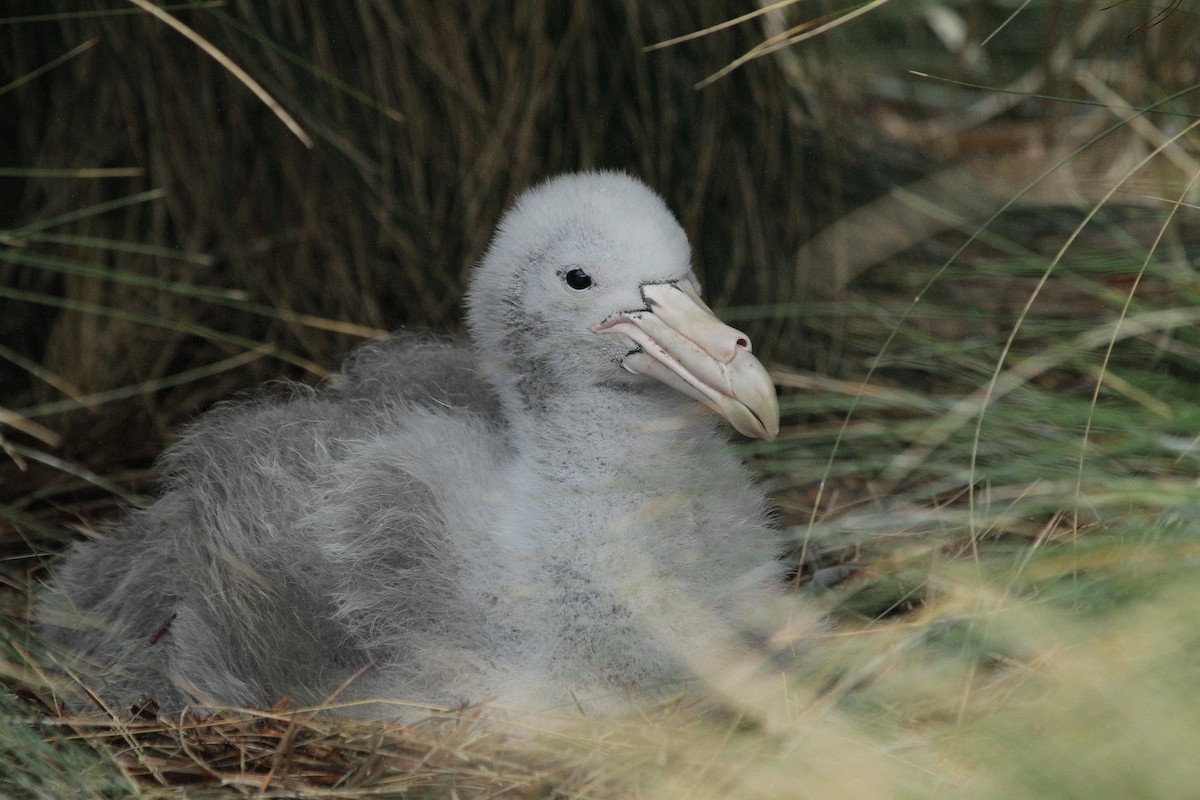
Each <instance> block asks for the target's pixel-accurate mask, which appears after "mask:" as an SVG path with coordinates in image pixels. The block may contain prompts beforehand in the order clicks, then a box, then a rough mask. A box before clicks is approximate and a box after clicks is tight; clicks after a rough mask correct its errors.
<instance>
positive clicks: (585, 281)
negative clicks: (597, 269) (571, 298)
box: [563, 267, 592, 292]
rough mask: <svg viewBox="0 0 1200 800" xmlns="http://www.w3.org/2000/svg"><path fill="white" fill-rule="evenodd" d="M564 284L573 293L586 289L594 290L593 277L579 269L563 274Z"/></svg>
mask: <svg viewBox="0 0 1200 800" xmlns="http://www.w3.org/2000/svg"><path fill="white" fill-rule="evenodd" d="M563 283H565V284H567V286H568V287H570V288H571V289H572V290H573V291H576V292H582V291H583V290H585V289H590V288H592V276H591V275H588V274H587V273H586V272H584V271H583V270H581V269H580V268H579V267H575V268H574V269H569V270H567V271H566V272H565V273H563Z"/></svg>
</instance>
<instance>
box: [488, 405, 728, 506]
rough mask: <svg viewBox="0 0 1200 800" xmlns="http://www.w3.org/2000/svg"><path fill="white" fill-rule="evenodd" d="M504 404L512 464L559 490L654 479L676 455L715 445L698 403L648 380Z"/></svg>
mask: <svg viewBox="0 0 1200 800" xmlns="http://www.w3.org/2000/svg"><path fill="white" fill-rule="evenodd" d="M505 404H506V405H508V406H509V408H508V409H507V410H508V412H509V413H508V414H507V416H508V420H509V423H510V430H511V431H512V434H513V436H512V444H513V446H514V447H515V448H516V449H517V451H518V453H519V456H520V460H521V461H522V462H524V463H525V464H526V465H528V467H529V468H531V469H533V470H535V471H536V472H538V473H540V474H541V475H542V476H543V477H545V478H549V479H553V480H557V481H559V482H561V485H562V486H563V487H564V488H567V487H578V488H587V487H594V486H596V485H597V483H607V482H611V481H612V480H613V479H614V478H615V477H622V476H623V477H626V478H630V479H633V480H639V479H645V480H654V481H658V482H661V481H663V480H664V479H665V478H667V477H668V475H667V473H674V472H677V471H678V468H677V466H668V465H677V464H678V463H679V461H680V458H681V456H682V457H685V458H686V457H687V455H689V454H699V453H701V452H703V451H704V450H705V449H711V448H716V447H718V446H719V445H720V444H722V443H723V440H722V439H721V438H720V437H719V435H718V434H717V432H716V426H715V423H714V421H713V419H712V416H711V415H710V414H709V413H708V412H707V410H706V409H705V408H704V407H703V406H701V405H700V404H699V403H696V402H695V401H694V400H691V399H690V398H688V397H685V396H683V395H681V394H679V393H678V392H675V391H674V390H672V389H670V388H668V387H666V386H661V385H659V384H657V383H650V382H648V381H647V382H646V383H644V384H641V385H632V386H609V385H599V386H588V387H583V388H580V389H578V390H576V391H566V392H560V393H557V394H555V395H554V396H553V397H552V398H550V399H548V400H547V401H546V402H544V403H540V404H539V405H538V406H537V407H530V406H529V405H528V404H526V403H524V402H523V400H522V398H521V397H520V396H519V395H518V394H515V393H514V394H510V395H509V396H508V397H507V398H505ZM638 476H641V478H639V477H638Z"/></svg>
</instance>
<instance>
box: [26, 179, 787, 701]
mask: <svg viewBox="0 0 1200 800" xmlns="http://www.w3.org/2000/svg"><path fill="white" fill-rule="evenodd" d="M580 275H582V276H583V277H580ZM585 279H586V280H585ZM696 291H697V287H695V285H694V278H693V277H692V276H691V271H690V266H689V264H688V248H687V243H686V240H685V239H684V237H683V234H682V231H681V230H679V228H678V225H677V224H676V223H675V222H674V219H673V218H672V217H671V216H670V214H669V212H667V211H666V209H665V207H664V206H663V205H662V203H661V201H660V200H658V198H657V197H656V196H654V195H653V194H652V193H650V192H649V191H648V190H647V189H645V187H643V186H642V185H641V184H639V183H637V182H636V181H634V180H632V179H630V178H628V177H625V176H623V175H619V174H614V173H590V174H583V175H573V176H565V177H562V178H558V179H555V180H553V181H550V182H548V183H546V184H543V185H542V186H540V187H538V188H535V189H534V190H531V192H529V193H527V194H526V195H524V196H523V197H522V198H521V199H520V200H519V201H518V204H517V206H516V208H515V209H514V210H513V211H511V212H510V213H509V215H508V216H506V217H505V219H504V221H502V223H501V226H500V229H499V231H498V233H497V236H496V239H495V240H494V241H493V244H492V246H491V249H490V250H489V253H488V254H487V256H486V257H485V259H484V261H483V262H482V264H481V265H480V267H479V268H478V269H477V271H476V273H475V276H474V278H473V282H472V287H471V294H470V307H469V314H468V322H469V325H470V327H471V333H472V341H471V342H470V343H464V342H457V341H452V340H448V339H436V338H432V337H415V336H409V335H400V336H397V337H394V338H392V339H390V340H386V341H384V342H381V343H376V344H372V345H368V346H366V347H363V348H361V349H360V350H359V351H357V353H356V354H355V355H354V356H353V357H352V358H351V359H350V360H349V361H348V362H347V364H346V365H345V367H344V368H343V370H342V372H341V374H340V375H339V376H338V378H336V379H335V380H334V381H333V382H331V384H330V385H329V386H326V387H323V388H320V389H317V390H309V389H303V388H295V389H293V390H291V392H290V394H288V395H287V396H286V397H274V398H261V399H257V400H254V401H250V402H240V403H234V404H229V405H226V406H224V407H221V408H219V409H218V410H216V411H215V412H211V413H210V414H208V415H206V416H205V417H204V418H202V419H201V420H200V421H199V422H198V423H197V424H195V425H194V426H193V427H192V428H190V429H189V430H188V431H187V432H186V433H185V434H184V435H183V437H182V438H181V440H180V441H179V442H178V443H177V444H176V445H175V446H174V447H173V448H171V450H169V451H168V453H167V455H166V456H165V457H164V469H165V472H166V475H167V478H166V481H165V486H164V489H163V493H162V495H161V497H160V498H159V499H158V500H157V501H156V502H155V503H154V504H153V505H151V506H149V507H148V508H146V509H143V510H140V511H137V512H134V513H133V514H132V515H131V516H130V517H129V518H128V519H127V520H126V521H124V522H123V523H122V524H120V525H119V526H118V527H116V528H115V529H114V530H113V531H112V532H110V534H109V535H107V536H106V537H104V539H102V540H100V541H97V542H92V543H86V544H83V545H81V546H79V547H78V548H76V549H75V550H74V551H73V552H72V553H71V554H70V555H69V556H68V557H67V558H66V559H65V561H64V563H63V564H62V566H61V569H59V570H58V571H57V573H56V575H55V576H54V577H53V578H52V580H51V582H50V585H49V591H48V592H47V593H46V594H45V595H44V596H43V599H42V603H41V616H42V620H43V623H42V625H43V630H44V631H45V632H46V634H47V638H49V639H50V640H51V641H53V642H55V643H56V644H58V645H59V646H60V648H61V651H62V653H63V654H64V655H63V658H64V660H65V661H66V663H67V665H68V667H69V669H70V670H71V671H73V672H77V673H85V674H87V673H91V674H96V675H98V676H99V678H98V679H97V680H95V681H92V682H91V685H92V686H93V687H94V689H95V691H96V692H97V693H98V695H99V696H100V697H101V698H102V699H104V700H106V701H109V702H116V703H130V702H134V701H136V700H138V699H140V698H142V697H149V698H152V699H154V700H155V701H156V702H157V703H158V704H159V705H160V706H161V707H162V708H164V709H169V710H174V709H177V708H179V707H181V706H183V705H186V704H189V703H193V702H201V703H210V704H220V705H264V704H271V703H274V702H276V701H277V700H279V699H281V698H283V697H289V698H290V699H291V701H292V702H293V703H296V704H301V705H309V704H319V703H323V702H325V701H328V700H330V699H331V698H336V702H339V703H344V704H346V705H345V706H344V710H345V712H346V713H350V714H357V715H360V716H385V717H388V716H390V717H403V716H411V714H405V713H404V712H403V706H398V705H391V704H389V701H390V702H395V703H404V702H413V703H418V704H432V705H456V704H458V703H462V702H481V701H492V702H495V703H497V704H500V705H505V706H510V707H517V708H542V709H547V708H554V707H560V706H561V707H567V708H574V707H576V706H577V705H579V706H582V707H584V708H587V709H604V708H607V707H610V706H611V705H612V702H613V699H614V698H616V699H618V700H619V699H621V698H624V697H626V696H627V695H628V690H629V689H631V688H632V689H640V688H645V687H653V686H656V685H660V684H669V683H670V682H673V681H677V680H678V679H680V678H684V677H686V676H688V675H690V674H694V673H695V672H697V671H703V670H704V669H705V668H706V667H705V665H708V666H712V663H713V662H712V659H713V658H714V654H715V653H720V652H723V651H724V650H727V649H729V648H730V647H734V648H736V647H738V646H742V644H744V643H743V642H742V640H741V638H740V637H742V636H743V635H746V636H750V635H752V634H753V628H754V625H753V623H752V622H751V620H752V619H753V617H754V615H755V614H756V613H758V612H760V611H761V610H762V609H763V608H764V607H766V606H769V605H770V604H771V603H773V602H774V601H775V599H776V598H777V597H778V595H779V589H778V584H779V582H780V581H779V578H780V572H781V566H780V562H778V561H777V560H776V557H777V556H778V554H779V551H780V549H781V546H780V541H779V537H778V534H777V532H776V531H775V530H774V529H773V528H772V527H771V525H770V524H769V521H768V518H767V512H766V508H765V502H764V499H763V496H762V494H761V492H760V491H759V490H758V489H757V488H756V487H755V486H754V484H753V482H752V480H751V479H750V477H749V475H748V474H747V472H746V470H745V468H744V467H743V466H742V465H741V463H740V462H739V461H738V459H737V458H736V457H735V456H734V455H733V454H732V453H731V452H730V450H729V447H728V444H727V442H726V440H725V438H724V435H723V434H722V433H721V432H720V431H719V430H718V428H717V426H716V424H715V422H714V420H713V419H712V418H711V416H710V415H708V414H707V413H705V411H704V409H703V407H702V406H700V405H699V404H698V403H696V402H695V400H694V399H693V397H695V398H697V399H701V400H704V401H705V402H706V403H707V404H709V405H710V406H712V407H715V408H717V409H718V410H720V411H722V413H723V414H725V416H727V417H728V418H729V419H731V421H733V422H734V424H735V425H737V426H738V427H739V429H743V430H744V429H746V428H751V429H752V430H751V431H749V432H752V433H756V434H757V435H761V436H764V437H765V438H770V437H772V436H773V435H774V427H773V426H774V424H775V423H774V421H773V420H772V414H777V411H775V410H774V405H773V404H774V394H773V391H772V392H770V397H769V398H768V397H766V396H765V393H766V392H767V390H769V388H770V386H769V382H768V383H766V384H765V387H764V385H763V382H764V381H765V372H761V367H760V366H758V362H757V361H754V360H753V357H752V356H749V353H748V341H746V340H745V337H744V335H742V334H740V333H739V332H737V331H734V330H733V329H731V328H725V327H724V326H721V325H720V323H718V322H716V320H715V318H713V317H711V312H708V311H707V309H706V308H705V307H704V306H703V304H702V303H700V302H699V299H698V295H696ZM647 315H650V316H653V317H655V319H652V320H647V319H646V318H645V317H646V316H647ZM664 319H665V320H666V321H667V323H668V328H669V330H667V329H663V330H659V328H658V327H656V326H661V325H662V322H661V320H664ZM710 319H711V322H710ZM676 329H678V330H680V331H685V332H686V333H687V335H689V336H692V339H687V340H686V341H684V344H683V345H677V344H673V342H674V341H675V340H674V339H673V338H671V337H674V336H675V334H674V333H673V331H675V330H676ZM645 331H649V333H645ZM694 331H698V332H699V333H698V334H693V332H694ZM639 337H642V338H641V339H639ZM646 337H649V338H646ZM685 339H686V337H685ZM710 340H711V341H710ZM695 342H699V343H700V345H701V346H702V347H700V349H697V345H696V344H695ZM714 342H715V344H714ZM660 344H661V345H662V347H661V348H660V349H661V350H662V352H661V353H660V352H658V351H657V350H655V348H659V346H660ZM680 347H683V349H684V350H686V352H684V353H683V355H681V356H679V358H678V359H676V358H675V355H678V354H679V353H680V352H682V351H681V350H680ZM689 348H690V349H689ZM722 348H723V349H722ZM693 351H694V352H693ZM717 351H720V352H721V353H724V355H720V356H717V357H714V356H712V355H711V354H712V353H716V352H717ZM673 354H675V355H673ZM710 360H711V361H713V364H711V365H710V364H709V361H710ZM718 362H720V363H718ZM750 362H753V363H750ZM681 364H682V366H680V365H681ZM663 365H666V367H669V369H670V370H672V373H671V375H664V374H658V372H656V370H657V371H659V372H661V370H662V369H663ZM714 365H715V366H714ZM710 368H711V369H713V370H716V372H715V373H714V375H716V377H715V378H713V377H712V376H709V375H708V374H707V372H706V371H707V370H710ZM756 370H757V371H756ZM726 372H728V373H729V375H730V376H732V377H728V376H726V377H722V376H725V374H726ZM759 372H761V375H760V374H759ZM717 373H719V374H717ZM680 375H682V376H683V377H682V378H681V377H678V376H680ZM697 375H699V377H697ZM673 376H674V377H673ZM747 376H749V377H747ZM681 381H682V382H683V383H681ZM721 381H726V383H725V384H722V383H721ZM726 384H728V385H726ZM744 385H749V386H750V388H749V389H745V388H744ZM714 386H716V387H717V388H716V389H714V388H713V387H714ZM730 386H732V387H733V388H730ZM673 387H674V388H673ZM685 392H686V394H685ZM747 392H748V394H747ZM689 395H691V396H689ZM746 646H748V645H746ZM376 700H378V701H383V702H382V704H381V703H374V702H372V701H376Z"/></svg>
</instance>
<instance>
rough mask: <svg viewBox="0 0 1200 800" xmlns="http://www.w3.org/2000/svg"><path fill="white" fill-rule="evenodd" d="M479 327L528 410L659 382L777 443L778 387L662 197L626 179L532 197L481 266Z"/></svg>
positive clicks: (484, 348)
mask: <svg viewBox="0 0 1200 800" xmlns="http://www.w3.org/2000/svg"><path fill="white" fill-rule="evenodd" d="M467 306H468V311H467V321H468V324H469V326H470V329H471V333H472V336H473V338H474V341H475V343H476V346H477V347H478V348H479V350H480V353H481V355H482V356H483V358H484V359H485V360H487V361H491V362H493V363H500V364H503V365H504V368H505V369H506V370H507V371H508V372H509V373H510V377H511V379H512V385H513V386H514V387H515V389H516V390H517V391H518V393H519V394H520V395H521V397H522V402H523V403H524V404H525V405H526V406H533V407H536V406H537V405H538V404H539V403H542V402H545V401H546V399H547V398H549V397H550V396H552V395H553V393H555V392H558V391H562V390H563V389H564V388H566V389H571V390H578V389H586V388H587V387H588V386H596V385H610V386H611V385H619V386H626V387H630V388H634V387H637V386H639V385H644V384H645V382H646V381H652V380H656V381H660V382H662V383H664V384H666V385H668V386H670V387H672V388H673V389H676V390H678V391H680V392H683V393H684V394H687V395H689V396H691V397H693V398H695V399H696V400H699V401H700V402H702V403H704V404H706V405H708V406H709V407H711V408H712V409H714V410H715V411H717V412H718V413H720V414H721V415H722V416H724V417H725V418H726V419H728V420H729V422H730V423H731V424H732V425H733V426H734V427H735V428H736V429H737V430H738V431H740V432H741V433H743V434H745V435H747V436H755V437H759V438H763V439H768V440H770V439H774V438H775V435H776V434H777V433H778V430H779V406H778V402H777V400H776V397H775V389H774V386H773V385H772V383H771V379H770V377H769V376H768V375H767V372H766V370H765V369H764V368H763V366H762V364H760V363H759V361H758V359H756V358H755V357H754V356H753V355H752V354H751V349H750V339H749V337H747V336H746V334H744V333H742V332H741V331H738V330H736V329H734V328H731V327H729V326H728V325H725V324H724V323H722V322H721V321H720V320H719V319H717V317H716V315H715V314H713V312H712V310H711V309H709V308H708V306H706V305H705V304H704V302H703V301H702V300H701V299H700V285H699V282H698V281H697V280H696V276H695V274H694V272H693V271H692V268H691V260H690V248H689V246H688V241H687V236H686V235H685V234H684V232H683V229H682V228H681V227H680V226H679V223H678V222H676V220H675V217H674V216H673V215H672V214H671V212H670V211H669V210H668V209H667V207H666V205H665V204H664V203H663V201H662V199H661V198H659V197H658V195H656V194H655V193H654V192H652V191H651V190H650V189H649V188H647V187H646V186H645V185H644V184H642V183H641V182H639V181H637V180H635V179H633V178H631V177H629V176H628V175H625V174H623V173H618V172H585V173H574V174H568V175H562V176H559V177H557V178H553V179H551V180H549V181H546V182H545V183H542V184H540V185H538V186H535V187H533V188H532V189H529V190H527V191H526V192H524V193H523V194H521V195H520V196H519V197H518V198H517V200H516V202H515V203H514V205H513V207H512V208H511V209H510V210H509V211H508V212H507V213H506V214H505V215H504V216H503V217H502V218H501V220H500V224H499V226H498V227H497V230H496V234H495V236H494V238H493V239H492V242H491V245H490V246H489V248H488V251H487V254H486V255H485V256H484V258H483V260H482V261H481V262H480V264H479V266H478V267H477V268H476V270H475V272H474V275H473V276H472V280H471V287H470V293H469V297H468V304H467Z"/></svg>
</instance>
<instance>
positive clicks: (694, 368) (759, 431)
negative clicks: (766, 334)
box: [592, 281, 779, 442]
mask: <svg viewBox="0 0 1200 800" xmlns="http://www.w3.org/2000/svg"><path fill="white" fill-rule="evenodd" d="M642 297H643V299H645V301H646V307H645V308H644V309H639V310H637V311H622V312H620V313H617V314H613V315H612V316H611V317H609V318H608V319H606V320H604V322H602V323H600V324H599V325H596V326H595V327H594V328H592V330H594V331H596V332H597V333H621V334H624V335H625V336H628V337H629V338H630V339H632V340H633V341H634V342H635V343H637V345H638V349H636V350H634V351H632V352H630V353H629V354H628V355H626V356H625V358H624V360H622V362H621V365H622V366H623V367H625V369H627V370H629V371H630V372H636V373H639V374H641V375H649V376H651V377H653V378H657V379H658V380H660V381H662V382H663V383H665V384H667V385H668V386H670V387H672V388H674V389H676V390H678V391H680V392H683V393H684V394H686V395H688V396H689V397H694V398H695V399H697V400H699V401H700V402H702V403H704V404H705V405H707V406H708V407H709V408H711V409H713V410H714V411H716V412H717V413H718V414H720V415H721V416H723V417H725V419H727V420H729V423H730V424H731V425H733V427H734V428H736V429H737V430H738V432H739V433H742V434H744V435H746V436H754V437H757V438H759V439H766V440H767V441H768V442H769V441H773V440H774V439H775V436H776V435H777V434H778V433H779V401H778V399H777V398H776V397H775V385H774V384H773V383H772V382H771V376H770V375H768V374H767V370H766V369H765V368H764V367H763V365H762V364H761V363H760V362H759V360H758V359H757V358H755V357H754V356H753V355H752V354H751V352H750V337H748V336H746V334H744V333H742V332H741V331H739V330H736V329H734V328H731V327H729V326H728V325H726V324H725V323H723V322H721V320H719V319H717V315H716V314H714V313H713V312H712V309H711V308H709V307H708V306H706V305H705V304H704V301H703V300H701V299H700V296H699V295H698V294H696V291H695V289H693V288H692V285H691V283H690V282H688V281H671V282H669V283H650V284H645V285H644V286H642Z"/></svg>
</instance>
